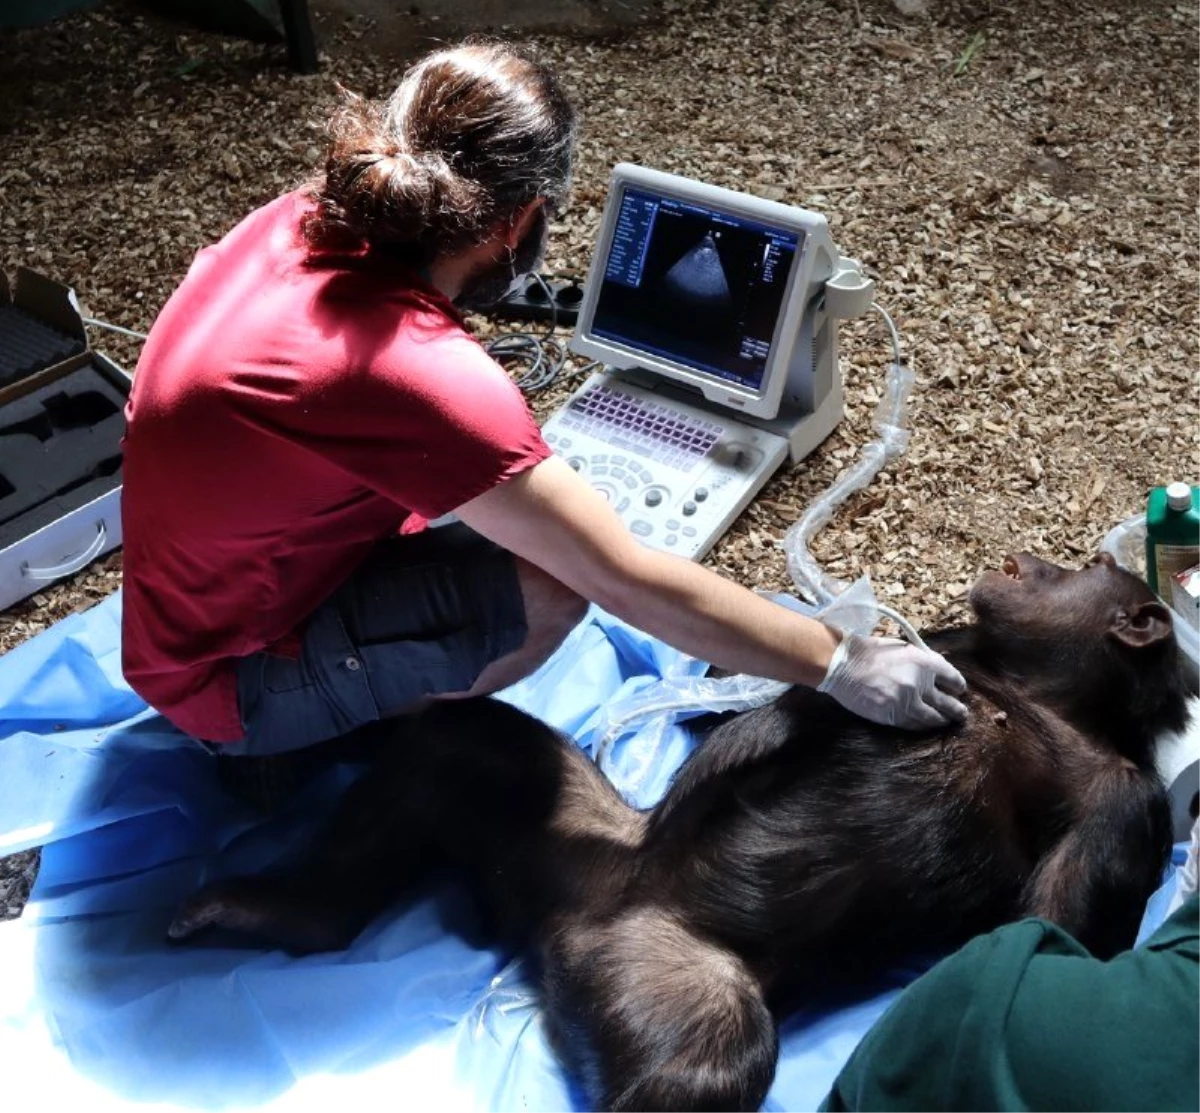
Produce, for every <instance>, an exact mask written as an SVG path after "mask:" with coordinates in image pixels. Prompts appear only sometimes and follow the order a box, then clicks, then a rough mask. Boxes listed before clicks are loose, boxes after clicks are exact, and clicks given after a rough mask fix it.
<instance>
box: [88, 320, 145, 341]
mask: <svg viewBox="0 0 1200 1113" xmlns="http://www.w3.org/2000/svg"><path fill="white" fill-rule="evenodd" d="M83 323H84V324H85V325H95V326H96V328H106V329H108V330H109V331H111V332H119V333H121V334H122V335H123V336H132V337H133V338H134V339H135V340H145V339H146V334H145V333H144V332H134V331H133V329H131V328H122V327H121V326H120V325H110V324H109V323H108V322H107V321H98V320H97V319H96V318H95V317H84V318H83Z"/></svg>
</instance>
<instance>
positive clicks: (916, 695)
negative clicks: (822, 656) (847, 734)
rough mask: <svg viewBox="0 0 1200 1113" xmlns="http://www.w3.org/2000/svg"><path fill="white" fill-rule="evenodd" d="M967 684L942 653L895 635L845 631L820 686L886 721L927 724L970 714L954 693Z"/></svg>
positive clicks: (918, 727)
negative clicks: (879, 635)
mask: <svg viewBox="0 0 1200 1113" xmlns="http://www.w3.org/2000/svg"><path fill="white" fill-rule="evenodd" d="M966 690H967V682H966V681H965V680H964V679H963V677H962V674H961V673H960V672H959V671H958V669H956V668H955V667H954V666H953V665H951V664H950V663H949V662H948V661H947V660H946V659H945V658H944V657H939V656H938V655H937V654H936V653H932V652H930V651H929V650H927V649H921V648H919V647H918V646H915V645H909V644H908V643H907V642H904V641H900V640H899V639H897V638H864V637H860V636H859V635H858V634H847V635H845V637H843V638H842V640H841V643H840V644H839V645H838V647H837V649H836V650H835V651H834V654H833V660H832V661H830V662H829V671H828V672H827V673H826V674H825V679H824V680H822V681H821V683H820V684H819V685H818V686H817V691H819V692H825V693H827V694H828V695H831V696H832V697H833V698H834V699H835V700H837V701H838V703H840V704H841V705H842V706H843V707H845V708H846V709H847V710H848V711H853V712H854V713H855V714H856V715H861V716H862V717H863V718H864V719H870V720H871V721H872V722H873V723H882V724H883V725H884V726H892V727H903V728H904V729H905V730H926V729H929V728H932V727H940V726H945V725H946V724H947V723H948V722H951V721H955V720H962V719H965V718H966V717H967V709H966V707H965V706H964V705H963V704H962V703H961V702H959V700H957V699H955V698H954V697H955V696H956V695H959V696H960V695H962V694H963V693H964V692H965V691H966Z"/></svg>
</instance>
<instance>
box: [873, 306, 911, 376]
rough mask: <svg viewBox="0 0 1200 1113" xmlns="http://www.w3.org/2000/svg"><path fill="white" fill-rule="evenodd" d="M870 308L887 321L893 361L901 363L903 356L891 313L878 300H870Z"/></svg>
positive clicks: (898, 334)
mask: <svg viewBox="0 0 1200 1113" xmlns="http://www.w3.org/2000/svg"><path fill="white" fill-rule="evenodd" d="M871 308H872V309H874V310H875V312H876V313H878V314H879V315H880V316H881V317H882V318H883V319H884V320H885V321H886V322H887V327H888V331H889V332H890V333H891V334H892V353H893V356H894V359H893V362H894V363H903V362H904V356H903V355H902V354H901V353H900V333H899V332H897V331H896V322H895V321H893V320H892V317H891V314H890V313H888V311H887V310H886V309H884V308H883V306H882V305H880V304H879V302H877V301H873V302H871Z"/></svg>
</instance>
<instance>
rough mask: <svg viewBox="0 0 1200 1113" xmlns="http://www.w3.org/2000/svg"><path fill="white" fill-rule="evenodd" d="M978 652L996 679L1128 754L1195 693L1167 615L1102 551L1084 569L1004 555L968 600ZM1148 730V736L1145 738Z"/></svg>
mask: <svg viewBox="0 0 1200 1113" xmlns="http://www.w3.org/2000/svg"><path fill="white" fill-rule="evenodd" d="M970 602H971V607H972V608H973V609H974V611H975V614H976V616H977V617H978V619H979V624H978V627H977V635H978V638H979V643H980V649H981V651H982V652H983V653H984V654H985V655H986V656H987V658H988V659H989V660H990V661H991V662H992V664H993V665H995V666H997V667H998V668H1000V669H1001V670H1003V671H1004V672H1005V673H1007V674H1009V675H1012V676H1019V677H1020V678H1021V679H1022V681H1023V683H1024V684H1025V685H1027V686H1028V687H1029V688H1030V689H1031V690H1032V691H1033V692H1035V693H1036V694H1037V696H1038V697H1039V698H1040V699H1042V700H1043V701H1045V702H1046V703H1048V704H1050V705H1051V706H1054V707H1055V708H1056V709H1058V710H1059V711H1060V712H1062V713H1063V714H1065V715H1067V716H1068V717H1069V718H1071V719H1072V720H1073V721H1075V722H1076V723H1079V724H1080V725H1083V724H1084V723H1086V724H1087V726H1088V727H1089V729H1091V730H1093V731H1098V732H1099V733H1100V734H1102V735H1104V736H1107V737H1109V738H1111V739H1113V742H1114V745H1116V746H1117V748H1119V749H1120V750H1121V751H1122V752H1123V753H1127V754H1129V756H1131V757H1135V758H1136V757H1139V756H1143V755H1142V754H1140V753H1139V751H1141V750H1142V749H1143V747H1144V746H1146V745H1147V744H1148V742H1147V737H1155V736H1157V735H1158V734H1159V733H1160V732H1161V731H1162V730H1166V729H1177V728H1178V727H1180V726H1182V724H1183V722H1184V719H1185V718H1186V697H1187V695H1188V694H1190V692H1191V691H1194V689H1195V679H1194V678H1191V677H1189V675H1188V672H1187V670H1185V669H1184V667H1183V663H1182V661H1181V658H1180V653H1179V649H1178V647H1177V645H1176V642H1175V633H1174V628H1173V626H1172V623H1171V612H1170V610H1168V608H1167V607H1166V606H1165V605H1164V604H1163V603H1162V602H1161V601H1160V600H1159V599H1158V597H1157V596H1156V595H1155V594H1154V592H1152V591H1151V590H1150V588H1149V587H1148V586H1147V585H1146V584H1145V583H1144V582H1143V581H1142V580H1140V579H1138V577H1137V576H1134V575H1133V574H1132V573H1130V572H1127V571H1125V570H1124V569H1122V568H1120V567H1119V566H1118V565H1117V562H1116V561H1115V560H1114V559H1113V558H1112V557H1111V556H1110V555H1109V554H1108V553H1100V554H1099V555H1098V556H1096V557H1094V558H1093V559H1092V560H1090V561H1089V562H1088V563H1087V564H1086V565H1084V567H1083V568H1081V569H1079V570H1071V569H1067V568H1060V567H1058V566H1057V565H1054V564H1049V563H1047V562H1046V561H1044V560H1038V558H1037V557H1034V556H1030V555H1029V554H1028V553H1018V554H1017V555H1015V556H1008V557H1005V558H1004V563H1003V565H1002V566H1001V570H1000V571H995V572H985V573H984V574H983V575H982V576H981V577H980V578H979V580H978V581H977V582H976V584H975V586H974V587H973V588H972V589H971V594H970ZM1147 732H1149V735H1148V734H1147Z"/></svg>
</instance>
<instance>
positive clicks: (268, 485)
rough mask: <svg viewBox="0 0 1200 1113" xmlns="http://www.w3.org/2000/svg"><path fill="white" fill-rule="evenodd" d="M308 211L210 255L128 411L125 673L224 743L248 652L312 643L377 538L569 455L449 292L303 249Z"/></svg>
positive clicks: (144, 366) (176, 302)
mask: <svg viewBox="0 0 1200 1113" xmlns="http://www.w3.org/2000/svg"><path fill="white" fill-rule="evenodd" d="M310 204H311V202H309V201H308V200H307V199H306V198H305V197H303V196H302V195H301V194H298V193H293V194H288V195H286V196H284V197H281V198H279V199H278V200H276V201H274V202H272V203H271V204H269V205H267V206H265V207H264V208H262V209H259V210H258V211H257V212H254V213H252V214H251V215H250V216H249V217H247V218H246V219H245V220H244V221H243V222H242V223H241V224H239V225H238V226H237V227H236V228H235V229H234V230H233V231H232V232H230V233H229V235H228V236H226V237H225V239H223V240H222V241H221V242H220V243H218V244H216V245H215V246H214V247H210V248H207V249H206V250H204V251H201V252H200V253H199V254H198V255H197V256H196V259H195V261H194V262H193V264H192V266H191V269H190V270H189V271H188V274H187V277H186V278H185V279H184V281H183V283H182V285H181V286H180V287H179V289H178V290H177V291H176V292H175V294H174V295H173V296H172V297H171V299H170V301H169V302H168V303H167V304H166V306H165V307H164V309H163V311H162V313H161V314H160V315H159V317H158V319H157V320H156V321H155V323H154V327H153V329H152V330H151V333H150V337H149V339H148V340H147V341H146V345H145V348H144V349H143V352H142V357H141V359H140V360H139V362H138V366H137V374H136V376H135V378H134V385H133V393H132V396H131V398H130V402H129V406H128V409H127V418H128V430H127V433H126V438H125V474H124V481H125V488H124V494H123V507H122V515H123V522H124V545H125V562H124V569H125V571H124V629H123V647H124V648H123V664H124V670H125V676H126V678H127V679H128V681H129V683H130V684H131V685H132V687H133V688H134V689H135V690H136V691H137V692H138V693H139V694H140V695H141V696H142V697H143V698H144V699H145V700H146V701H147V702H148V703H150V704H151V705H152V706H153V707H155V708H156V709H157V710H159V711H161V712H162V713H163V714H164V715H166V716H167V718H168V719H170V720H171V721H172V722H173V723H175V724H176V725H177V726H178V727H180V728H181V729H182V730H184V731H186V732H187V733H189V734H191V735H193V736H195V737H197V738H202V739H205V740H207V741H210V742H226V741H234V740H237V739H240V738H241V737H242V736H243V730H242V725H241V719H240V716H239V714H238V707H237V687H236V678H235V677H236V674H235V663H236V659H237V658H239V657H243V656H246V655H248V654H251V653H255V652H258V651H259V650H262V649H264V648H279V647H287V646H289V645H291V646H292V647H293V651H294V647H295V645H296V644H297V637H298V634H299V633H300V631H301V630H302V628H303V623H304V621H305V619H306V618H307V617H308V616H309V615H310V614H311V613H312V612H313V611H314V610H315V608H316V607H317V606H318V605H319V604H320V603H321V602H322V601H323V600H324V599H325V598H327V597H328V596H329V594H330V593H331V592H332V591H333V590H334V589H335V588H336V587H337V586H338V585H339V584H340V583H342V582H343V581H344V580H345V579H346V577H347V576H348V575H349V574H350V573H351V572H352V571H353V570H354V568H355V567H356V565H358V564H359V562H360V561H361V560H362V559H363V558H364V557H365V556H366V555H367V554H368V552H369V551H370V550H371V548H372V547H373V546H374V545H375V544H376V543H377V542H378V541H379V540H380V539H382V538H384V537H386V536H389V535H390V534H393V533H395V532H396V531H397V530H398V529H400V528H401V527H402V526H404V525H405V522H406V521H408V522H409V527H410V528H411V527H412V526H413V525H414V524H420V518H424V519H427V520H431V519H434V518H437V517H440V516H441V515H442V514H445V513H447V512H449V511H451V510H453V509H454V508H455V507H457V506H460V505H462V504H463V503H465V502H467V501H468V500H469V499H472V498H474V497H475V496H476V495H480V494H482V493H483V492H485V491H488V490H490V489H491V488H493V487H495V486H496V485H497V484H499V483H502V482H503V481H504V480H506V479H508V478H510V477H511V476H513V475H515V474H517V473H518V472H520V471H522V470H524V469H526V468H529V467H531V466H532V465H534V464H536V463H538V462H539V461H541V460H543V459H545V458H546V457H547V456H548V455H549V454H550V450H549V448H547V446H546V444H545V442H544V441H543V440H542V436H541V433H540V432H539V430H538V427H537V425H536V423H535V422H534V420H533V417H532V415H531V414H530V412H529V410H528V407H527V406H526V404H525V400H524V399H523V398H522V396H521V393H520V391H519V390H518V389H517V387H516V386H515V385H514V384H513V382H512V380H511V379H510V378H509V377H508V375H507V374H505V372H504V370H503V369H502V368H501V367H499V366H498V365H497V364H496V363H495V362H494V361H493V360H492V359H491V358H490V357H489V356H488V355H487V353H486V352H484V350H483V349H482V348H481V347H480V346H479V344H478V343H477V342H476V341H475V340H474V339H472V338H471V336H470V335H469V334H468V333H467V332H465V331H464V329H463V326H462V320H461V318H460V316H459V315H458V313H457V312H456V311H455V309H454V308H453V306H452V305H451V303H450V302H449V301H448V300H447V299H446V298H445V297H444V296H443V295H442V294H441V293H439V292H438V291H437V290H435V289H433V288H432V287H431V286H429V285H427V284H426V283H424V282H423V281H422V280H421V279H419V278H418V277H417V276H415V275H414V274H413V273H412V272H411V271H409V270H407V269H404V268H401V267H399V266H398V265H397V264H396V263H395V262H394V261H388V260H382V259H377V258H370V257H367V256H365V255H360V256H354V255H337V256H334V255H325V254H314V253H312V252H310V251H308V250H307V249H306V247H305V245H304V244H303V241H302V240H301V238H300V232H299V222H300V218H301V217H302V216H303V215H304V213H305V212H307V211H308V206H309V205H310ZM418 515H419V516H420V518H418V517H417V516H418Z"/></svg>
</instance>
